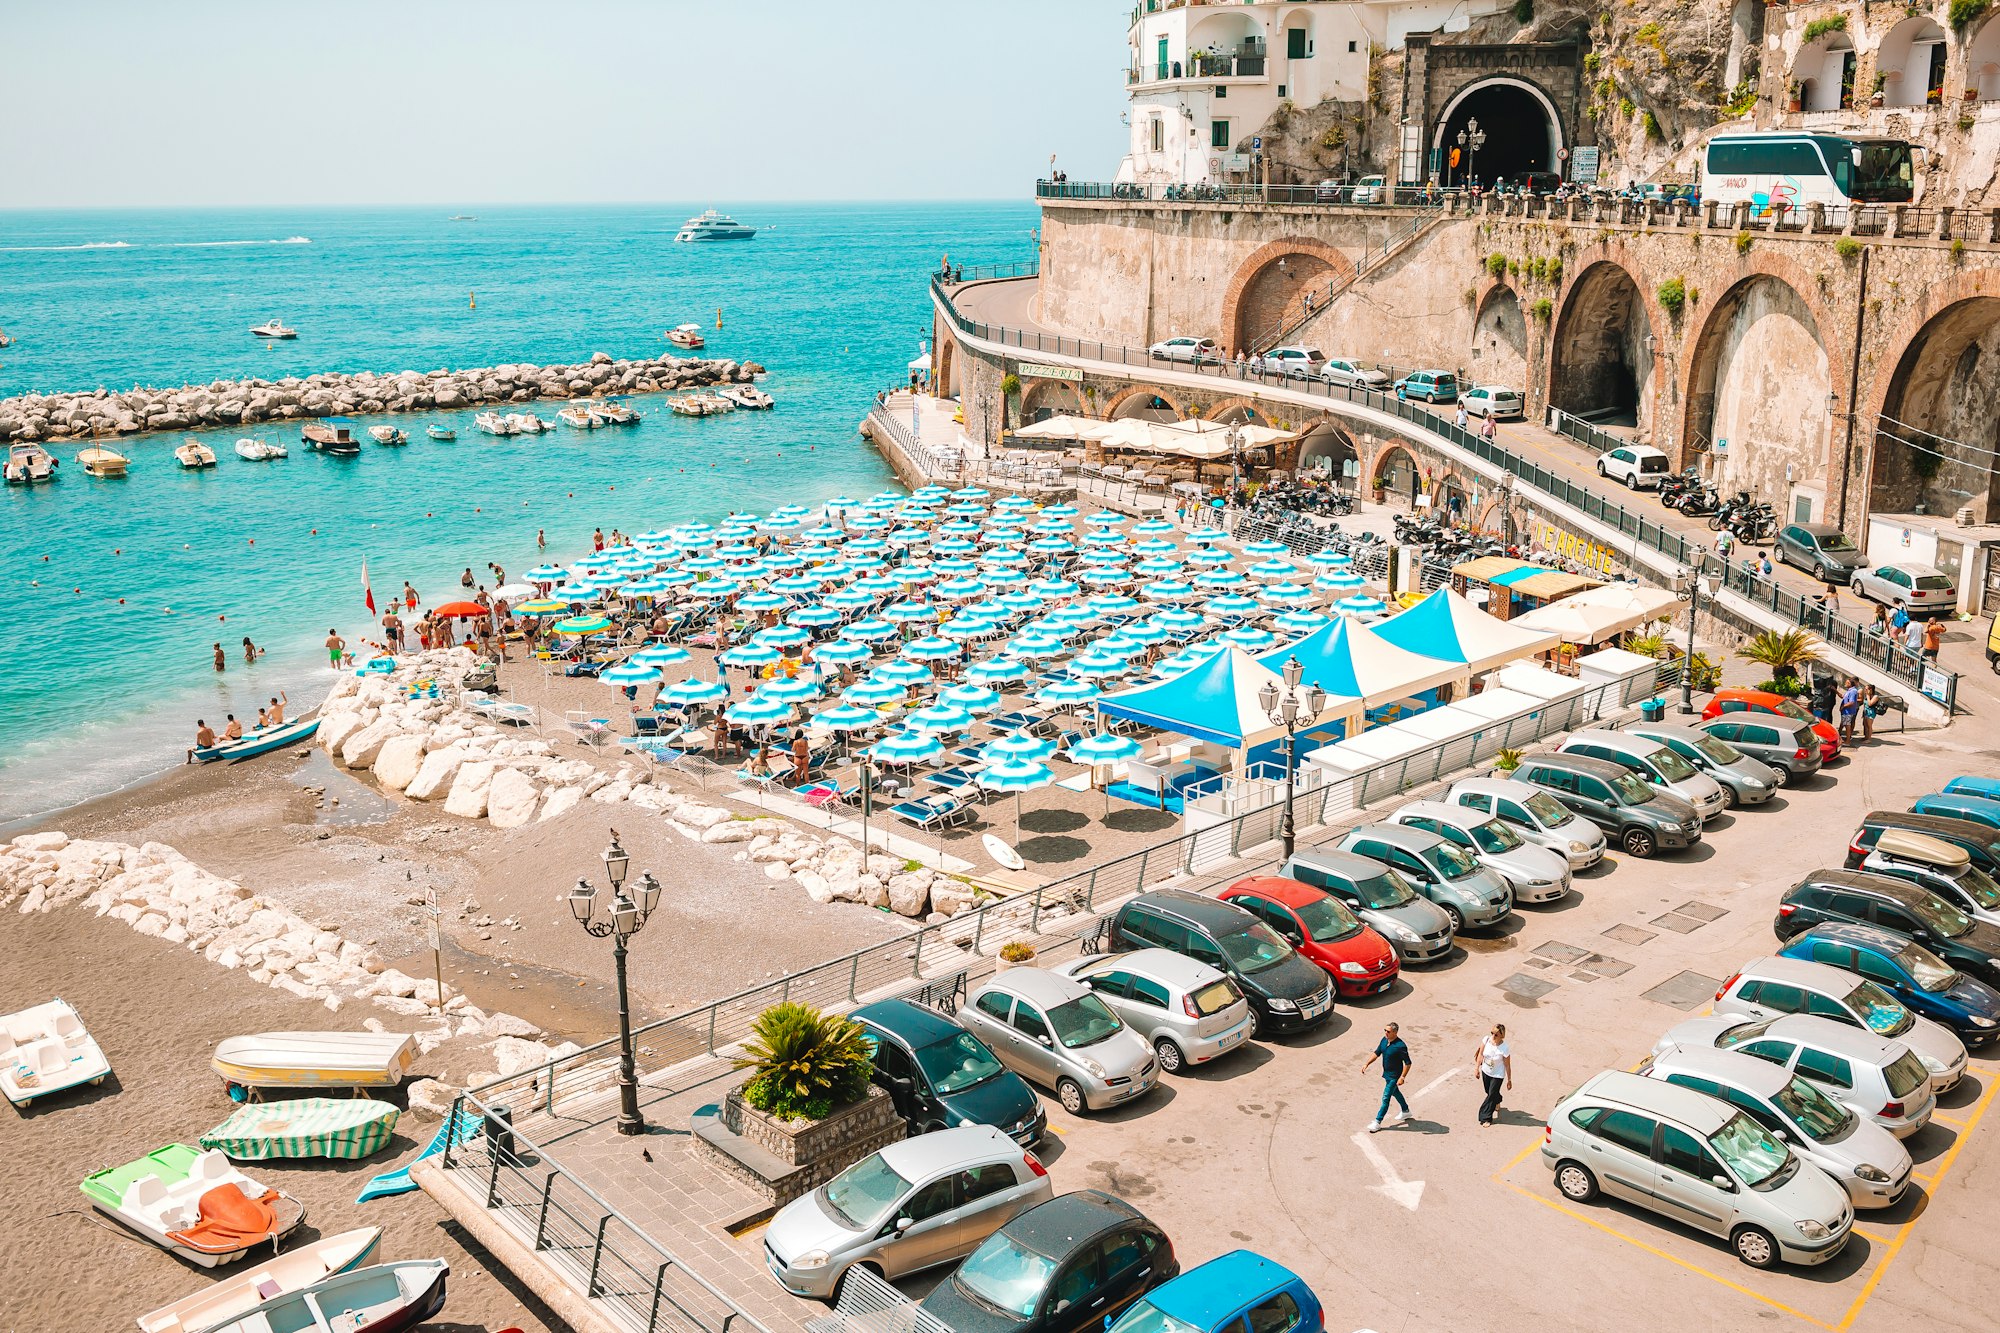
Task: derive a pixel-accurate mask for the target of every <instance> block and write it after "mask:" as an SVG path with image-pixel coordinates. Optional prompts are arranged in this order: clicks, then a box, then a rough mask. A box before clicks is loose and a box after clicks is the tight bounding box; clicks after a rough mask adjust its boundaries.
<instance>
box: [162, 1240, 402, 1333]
mask: <svg viewBox="0 0 2000 1333" xmlns="http://www.w3.org/2000/svg"><path fill="white" fill-rule="evenodd" d="M381 1241H382V1228H380V1227H357V1228H355V1229H354V1230H353V1231H343V1232H341V1233H340V1234H339V1235H337V1236H328V1237H326V1238H325V1239H323V1240H316V1241H314V1242H313V1243H312V1244H310V1245H301V1246H299V1247H298V1248H297V1249H295V1250H287V1251H285V1252H284V1253H283V1254H280V1255H277V1256H275V1257H273V1258H272V1259H271V1260H269V1261H268V1262H266V1263H262V1264H259V1265H258V1266H257V1267H255V1268H253V1269H251V1270H250V1271H249V1272H247V1273H238V1274H237V1275H236V1276H235V1277H232V1278H225V1279H223V1280H222V1281H220V1282H218V1283H216V1284H215V1285H213V1286H210V1287H204V1288H202V1289H201V1290H200V1291H198V1292H196V1293H195V1294H194V1295H192V1296H187V1297H184V1298H182V1299H181V1300H178V1301H175V1302H174V1303H173V1304H172V1305H162V1306H161V1307H160V1308H159V1309H157V1310H153V1311H151V1312H149V1313H147V1314H142V1315H140V1316H139V1328H140V1330H141V1333H202V1330H204V1329H211V1328H214V1327H215V1326H216V1325H217V1324H220V1323H223V1322H225V1321H226V1320H230V1319H236V1318H239V1317H240V1316H242V1315H244V1314H247V1313H249V1312H250V1311H251V1310H254V1309H256V1308H257V1307H258V1306H259V1305H262V1304H263V1303H264V1302H266V1301H271V1300H276V1299H277V1298H278V1297H280V1296H288V1295H290V1294H292V1293H293V1292H297V1291H303V1290H305V1289H306V1288H307V1287H312V1286H317V1285H318V1284H319V1283H321V1282H324V1281H325V1280H326V1279H327V1278H329V1277H332V1276H333V1275H334V1274H336V1273H345V1272H348V1271H349V1270H351V1269H355V1268H359V1267H361V1266H362V1265H363V1264H365V1263H367V1262H368V1261H369V1260H370V1259H372V1258H374V1257H375V1250H376V1247H377V1246H378V1245H380V1244H381Z"/></svg>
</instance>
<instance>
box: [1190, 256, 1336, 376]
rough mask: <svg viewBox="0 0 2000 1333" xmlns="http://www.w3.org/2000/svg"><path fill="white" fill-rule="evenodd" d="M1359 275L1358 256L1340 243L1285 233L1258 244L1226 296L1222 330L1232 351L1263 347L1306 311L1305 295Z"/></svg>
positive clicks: (1231, 281)
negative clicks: (1352, 257)
mask: <svg viewBox="0 0 2000 1333" xmlns="http://www.w3.org/2000/svg"><path fill="white" fill-rule="evenodd" d="M1353 277H1354V261H1352V260H1350V259H1349V258H1348V257H1347V256H1346V254H1344V253H1343V252H1342V251H1340V250H1339V249H1337V248H1336V247H1334V246H1331V245H1328V244H1327V243H1326V242H1324V241H1316V240H1313V239H1312V238H1311V237H1307V236H1285V237H1281V238H1279V239H1278V240H1275V241H1272V242H1270V243H1268V244H1266V245H1261V246H1258V247H1257V249H1256V250H1254V251H1252V252H1251V254H1250V257H1249V258H1248V259H1246V260H1244V261H1243V262H1242V263H1241V264H1239V265H1238V266H1237V268H1236V272H1235V274H1234V275H1233V276H1232V277H1231V278H1230V279H1229V289H1228V290H1227V291H1226V292H1225V293H1224V294H1223V297H1222V331H1223V334H1224V336H1225V337H1227V338H1228V339H1229V347H1230V350H1231V352H1232V353H1233V352H1236V351H1244V352H1261V351H1263V350H1264V341H1265V340H1267V336H1268V335H1271V334H1274V333H1275V332H1276V331H1277V330H1278V329H1279V328H1280V327H1281V326H1283V325H1285V324H1288V323H1290V322H1291V321H1293V320H1296V319H1298V318H1299V317H1300V316H1302V315H1303V314H1304V313H1305V308H1304V307H1303V306H1302V305H1301V304H1300V298H1301V297H1302V296H1304V295H1305V294H1306V293H1308V292H1310V293H1312V294H1313V296H1314V298H1315V299H1320V298H1322V297H1324V296H1325V295H1326V294H1327V292H1328V290H1329V288H1331V287H1335V286H1339V285H1342V284H1344V283H1346V282H1348V281H1350V280H1351V279H1352V278H1353Z"/></svg>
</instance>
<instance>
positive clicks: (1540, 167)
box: [1432, 79, 1562, 186]
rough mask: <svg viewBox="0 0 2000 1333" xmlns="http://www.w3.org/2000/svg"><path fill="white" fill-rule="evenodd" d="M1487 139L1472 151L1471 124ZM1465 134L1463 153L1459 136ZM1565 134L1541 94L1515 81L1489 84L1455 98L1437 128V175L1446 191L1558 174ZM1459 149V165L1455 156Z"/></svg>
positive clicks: (1433, 171)
mask: <svg viewBox="0 0 2000 1333" xmlns="http://www.w3.org/2000/svg"><path fill="white" fill-rule="evenodd" d="M1474 121H1477V122H1478V124H1479V130H1478V132H1479V133H1480V134H1482V135H1484V136H1485V139H1484V141H1483V142H1481V143H1480V144H1479V145H1478V149H1477V151H1474V149H1473V136H1472V132H1471V124H1472V122H1474ZM1460 134H1465V135H1466V141H1465V143H1464V145H1463V146H1462V147H1461V145H1460V143H1459V135H1460ZM1561 147H1562V132H1561V131H1560V130H1559V129H1558V128H1557V126H1556V118H1555V112H1554V110H1553V109H1552V108H1551V107H1550V105H1549V102H1548V101H1547V99H1546V98H1544V97H1543V96H1542V95H1541V94H1540V93H1539V92H1537V91H1535V90H1534V89H1532V88H1530V87H1529V86H1528V85H1526V84H1524V83H1521V82H1519V81H1517V80H1513V79H1489V80H1488V81H1486V82H1484V83H1478V84H1474V85H1473V86H1472V87H1470V88H1467V89H1466V90H1465V91H1464V92H1462V93H1460V94H1459V95H1458V96H1457V97H1455V98H1453V99H1452V101H1451V104H1450V105H1449V106H1447V107H1446V108H1445V112H1444V117H1443V119H1442V120H1440V121H1439V122H1438V133H1437V138H1436V139H1435V141H1434V142H1433V144H1432V148H1433V150H1434V151H1433V153H1432V162H1433V167H1432V174H1433V175H1434V176H1436V177H1437V179H1438V182H1439V183H1440V184H1443V185H1448V186H1457V185H1464V184H1467V183H1469V178H1472V179H1476V180H1477V181H1478V182H1479V183H1481V184H1483V185H1487V186H1491V185H1493V184H1495V183H1496V182H1498V181H1508V180H1513V179H1515V178H1517V177H1519V176H1520V175H1521V174H1522V173H1523V172H1528V171H1557V170H1559V169H1560V168H1559V159H1558V158H1557V156H1556V152H1557V150H1558V149H1560V148H1561ZM1454 149H1458V150H1459V156H1458V161H1457V163H1456V165H1454V164H1453V162H1452V156H1451V155H1452V150H1454Z"/></svg>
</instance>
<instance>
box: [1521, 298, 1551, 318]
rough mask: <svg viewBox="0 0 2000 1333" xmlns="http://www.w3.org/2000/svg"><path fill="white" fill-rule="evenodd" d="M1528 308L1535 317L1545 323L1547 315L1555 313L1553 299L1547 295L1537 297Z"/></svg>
mask: <svg viewBox="0 0 2000 1333" xmlns="http://www.w3.org/2000/svg"><path fill="white" fill-rule="evenodd" d="M1528 309H1529V311H1530V313H1532V314H1533V315H1534V317H1535V318H1536V319H1538V320H1541V321H1542V322H1544V323H1546V322H1548V318H1549V316H1550V315H1553V314H1554V313H1555V311H1556V303H1555V302H1554V301H1551V300H1550V299H1549V298H1548V297H1546V296H1544V297H1541V298H1540V299H1538V300H1537V301H1536V302H1535V303H1534V304H1533V305H1531V306H1529V307H1528Z"/></svg>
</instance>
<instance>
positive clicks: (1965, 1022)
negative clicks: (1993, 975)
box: [1782, 921, 2000, 1046]
mask: <svg viewBox="0 0 2000 1333" xmlns="http://www.w3.org/2000/svg"><path fill="white" fill-rule="evenodd" d="M1782 956H1783V957H1786V958H1797V959H1799V960H1801V961H1803V962H1808V963H1827V964H1830V965H1831V966H1834V967H1837V968H1839V969H1840V970H1841V971H1843V972H1852V973H1854V974H1855V975H1857V976H1862V977H1866V978H1868V980H1870V981H1873V982H1876V983H1877V984H1879V985H1880V986H1882V988H1883V989H1885V990H1887V991H1889V992H1890V993H1891V994H1893V995H1894V996H1895V997H1896V998H1897V999H1899V1000H1901V1001H1902V1002H1903V1003H1904V1004H1906V1005H1908V1006H1909V1007H1910V1008H1911V1009H1912V1010H1914V1011H1915V1012H1917V1013H1919V1014H1921V1015H1923V1016H1924V1017H1925V1018H1928V1019H1931V1020H1933V1021H1935V1022H1939V1023H1942V1024H1944V1025H1945V1026H1946V1027H1948V1028H1950V1029H1951V1030H1952V1031H1953V1032H1955V1033H1957V1034H1958V1036H1959V1039H1960V1040H1962V1041H1963V1042H1964V1043H1965V1044H1966V1045H1967V1046H1976V1045H1983V1044H1984V1043H1986V1042H1990V1041H1992V1040H1993V1039H1994V1038H1995V1037H2000V991H1996V990H1994V989H1993V987H1991V986H1989V985H1987V984H1986V983H1985V982H1983V981H1978V980H1975V979H1974V978H1972V977H1968V976H1966V975H1965V974H1964V973H1963V972H1959V971H1955V970H1953V968H1952V966H1951V965H1950V964H1949V963H1947V962H1945V961H1944V960H1943V959H1941V958H1939V957H1938V956H1937V955H1936V954H1934V953H1932V952H1931V951H1930V950H1929V949H1926V948H1924V947H1923V946H1922V945H1920V944H1915V943H1912V942H1911V941H1910V940H1908V939H1906V938H1905V937H1903V936H1901V935H1898V934H1897V933H1896V932H1895V931H1893V930H1884V929H1882V928H1881V927H1880V926H1859V925H1848V924H1845V923H1840V922H1831V921H1826V922H1821V923H1820V924H1819V925H1817V926H1814V927H1813V928H1812V929H1811V930H1808V931H1806V932H1805V933H1804V934H1801V935H1799V936H1797V937H1795V938H1794V939H1793V940H1792V941H1791V943H1789V944H1787V945H1786V946H1785V948H1784V951H1783V954H1782Z"/></svg>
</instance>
